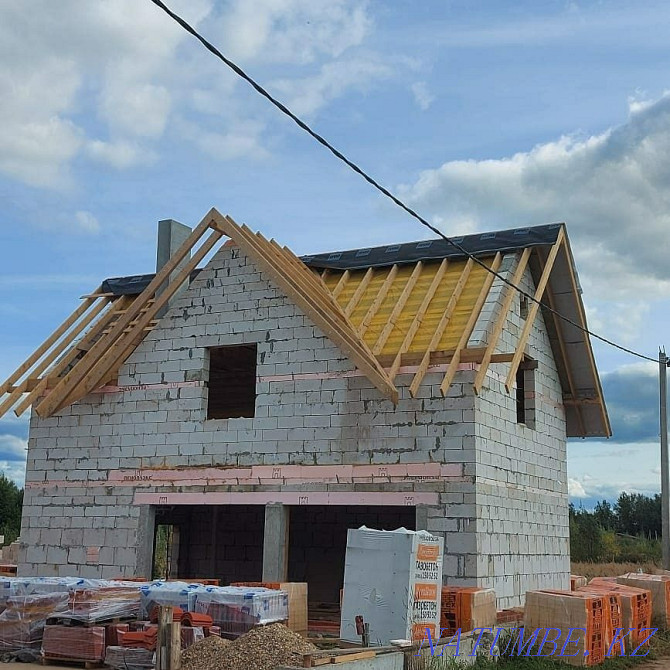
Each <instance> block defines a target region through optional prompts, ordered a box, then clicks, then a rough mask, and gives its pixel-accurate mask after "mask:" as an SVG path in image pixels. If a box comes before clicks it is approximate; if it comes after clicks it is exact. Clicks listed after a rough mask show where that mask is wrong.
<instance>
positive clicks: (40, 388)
mask: <svg viewBox="0 0 670 670" xmlns="http://www.w3.org/2000/svg"><path fill="white" fill-rule="evenodd" d="M132 300H133V298H132V297H131V296H122V297H121V298H119V299H118V300H116V301H114V302H112V303H111V304H110V306H109V307H108V309H107V311H106V312H105V313H104V314H103V315H102V316H101V317H100V318H99V319H98V320H97V321H96V322H95V323H94V324H93V325H92V326H91V328H90V329H89V330H88V332H87V333H86V334H85V335H84V337H83V338H82V340H81V342H83V343H87V342H88V343H92V342H93V341H94V340H95V338H96V337H97V336H98V335H99V333H100V331H101V330H102V329H103V328H104V327H105V326H106V325H107V323H109V321H110V320H111V319H113V318H114V317H115V316H116V314H117V310H124V309H125V307H127V306H128V305H129V304H130V303H131V302H132ZM79 353H80V351H79V349H78V345H74V346H73V347H72V348H71V349H70V350H69V351H68V352H67V353H66V354H65V355H64V356H63V357H62V358H61V359H60V360H59V361H57V362H56V365H55V366H54V368H53V369H51V370H49V371H48V372H47V375H46V376H45V377H44V378H43V379H42V380H41V381H40V382H39V383H38V384H37V386H36V387H35V388H34V389H33V390H32V391H31V392H30V393H29V394H28V395H27V396H26V397H25V398H23V400H22V401H21V402H20V403H19V404H18V406H17V407H16V408H15V409H14V414H16V416H21V414H23V412H25V411H26V409H28V407H30V405H32V404H33V403H34V402H35V401H36V400H37V398H39V397H40V396H41V395H42V393H44V391H46V390H48V389H53V388H55V386H56V385H57V383H58V381H60V380H59V379H58V377H59V376H60V374H61V373H62V372H63V371H64V370H66V369H67V368H68V366H70V365H71V364H72V363H73V361H74V360H75V359H76V358H77V356H78V355H79Z"/></svg>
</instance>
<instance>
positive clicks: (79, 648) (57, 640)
mask: <svg viewBox="0 0 670 670" xmlns="http://www.w3.org/2000/svg"><path fill="white" fill-rule="evenodd" d="M42 656H43V657H44V658H45V659H46V660H54V661H78V662H81V661H91V662H99V661H102V660H104V658H105V629H104V628H103V627H102V626H58V625H57V626H47V627H46V628H45V629H44V639H43V641H42Z"/></svg>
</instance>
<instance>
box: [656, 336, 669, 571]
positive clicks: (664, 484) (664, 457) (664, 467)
mask: <svg viewBox="0 0 670 670" xmlns="http://www.w3.org/2000/svg"><path fill="white" fill-rule="evenodd" d="M667 369H668V357H667V356H666V355H665V351H664V350H663V349H659V350H658V380H659V384H660V389H659V396H660V401H661V404H660V412H659V416H660V424H661V506H662V509H661V519H662V523H663V525H662V529H663V538H662V547H663V569H664V570H670V476H669V473H668V383H667V377H666V374H667Z"/></svg>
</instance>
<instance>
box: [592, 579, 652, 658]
mask: <svg viewBox="0 0 670 670" xmlns="http://www.w3.org/2000/svg"><path fill="white" fill-rule="evenodd" d="M582 589H588V590H591V591H598V592H602V593H608V592H614V593H618V594H619V595H620V596H621V610H622V614H623V624H622V625H623V627H624V629H625V631H626V632H627V631H630V633H628V634H627V636H626V638H625V641H624V645H625V648H626V651H627V652H628V650H631V651H632V649H635V648H636V647H637V646H638V645H639V644H641V643H642V642H643V641H644V640H645V639H646V637H647V635H648V633H647V632H645V630H644V629H647V628H649V627H651V591H649V590H648V589H638V588H636V587H635V586H626V585H624V584H616V583H613V582H610V581H605V580H603V579H601V578H599V577H594V578H593V579H592V580H591V581H590V582H589V584H588V586H585V587H581V588H580V590H582ZM648 645H649V642H648V641H647V642H646V643H645V646H648Z"/></svg>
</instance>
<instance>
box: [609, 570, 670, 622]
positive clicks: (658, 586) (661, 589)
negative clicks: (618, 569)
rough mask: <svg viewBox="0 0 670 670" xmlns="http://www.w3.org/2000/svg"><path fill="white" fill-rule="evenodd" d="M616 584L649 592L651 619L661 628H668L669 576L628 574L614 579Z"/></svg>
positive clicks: (669, 619) (669, 620)
mask: <svg viewBox="0 0 670 670" xmlns="http://www.w3.org/2000/svg"><path fill="white" fill-rule="evenodd" d="M616 580H617V583H618V584H625V585H626V586H635V587H636V588H638V589H646V590H647V591H651V618H652V622H654V623H658V624H659V625H660V626H662V627H663V628H670V575H647V574H644V573H638V572H629V573H628V574H625V575H621V576H620V577H617V578H616Z"/></svg>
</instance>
